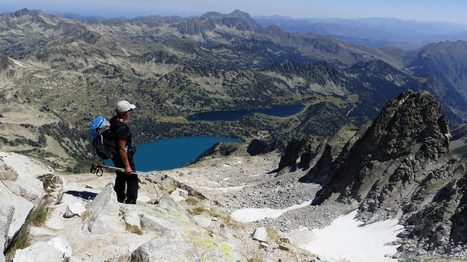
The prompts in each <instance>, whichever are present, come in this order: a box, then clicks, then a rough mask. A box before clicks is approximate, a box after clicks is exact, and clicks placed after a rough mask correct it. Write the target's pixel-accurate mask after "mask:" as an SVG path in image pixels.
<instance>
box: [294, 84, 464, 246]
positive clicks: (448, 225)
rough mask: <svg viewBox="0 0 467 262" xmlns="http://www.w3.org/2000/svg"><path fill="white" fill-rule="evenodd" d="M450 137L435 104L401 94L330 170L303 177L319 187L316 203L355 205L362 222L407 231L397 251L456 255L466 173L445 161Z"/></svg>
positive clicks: (429, 99)
mask: <svg viewBox="0 0 467 262" xmlns="http://www.w3.org/2000/svg"><path fill="white" fill-rule="evenodd" d="M449 137H450V134H449V129H448V123H447V120H446V117H445V116H444V115H443V114H442V113H441V105H440V104H439V103H438V102H437V101H436V99H435V98H434V97H433V96H432V95H430V94H429V93H414V92H411V91H407V92H404V93H402V94H400V95H399V96H398V97H396V98H395V99H393V100H392V101H390V102H389V103H388V104H387V106H386V107H385V108H384V109H383V110H382V112H381V113H380V115H379V116H378V117H377V118H376V119H375V121H374V122H373V124H372V125H371V126H370V127H369V129H368V130H367V131H366V132H365V134H363V136H361V138H360V139H358V140H357V141H356V142H355V143H354V144H353V145H352V146H349V147H348V149H346V147H344V150H342V152H341V153H340V155H339V156H338V157H337V158H336V159H335V160H334V161H332V163H331V164H330V165H328V166H326V167H321V168H320V167H318V166H316V168H315V169H314V170H312V171H311V172H309V173H308V175H307V176H305V177H304V178H302V179H303V180H307V181H318V182H321V183H322V184H323V188H322V189H321V190H320V191H319V192H318V193H317V194H316V196H315V199H314V200H313V204H314V205H319V204H321V203H323V202H324V201H326V200H328V199H336V200H337V201H341V202H347V203H354V204H355V203H357V204H358V210H359V212H358V216H357V217H358V219H360V220H363V221H365V222H367V223H371V222H374V221H377V220H382V219H387V218H392V217H399V218H400V219H401V222H402V223H403V224H404V225H405V227H406V230H405V231H404V232H403V233H401V236H402V237H403V239H405V240H406V241H405V242H404V243H405V244H403V245H402V246H401V250H405V251H409V252H408V253H411V252H412V253H417V255H420V254H423V253H424V252H425V251H436V252H437V253H439V254H446V253H456V254H459V252H457V251H459V250H458V249H456V247H459V245H465V243H466V233H467V231H466V216H465V215H466V214H465V212H466V210H465V201H466V196H465V189H466V186H465V183H466V182H465V181H466V170H465V163H462V162H460V161H459V160H455V159H453V158H452V157H451V154H450V150H449ZM318 169H319V170H318ZM414 245H415V246H417V247H416V248H415V247H414ZM456 250H457V251H456Z"/></svg>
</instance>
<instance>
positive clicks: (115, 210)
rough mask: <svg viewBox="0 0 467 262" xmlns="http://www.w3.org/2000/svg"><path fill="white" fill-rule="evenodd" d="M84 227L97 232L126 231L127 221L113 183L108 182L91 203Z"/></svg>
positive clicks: (91, 231) (86, 229)
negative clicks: (123, 215)
mask: <svg viewBox="0 0 467 262" xmlns="http://www.w3.org/2000/svg"><path fill="white" fill-rule="evenodd" d="M87 211H88V214H87V217H86V219H85V221H84V224H83V227H82V229H83V230H85V231H88V232H90V233H95V234H112V233H119V232H125V222H124V220H123V219H122V214H121V212H120V204H119V203H118V202H117V196H116V194H115V191H114V189H113V185H112V184H108V185H107V186H105V187H104V189H103V190H102V191H101V192H100V193H99V194H98V195H97V196H96V198H95V199H94V200H93V201H92V202H91V203H89V205H88V207H87Z"/></svg>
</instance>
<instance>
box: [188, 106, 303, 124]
mask: <svg viewBox="0 0 467 262" xmlns="http://www.w3.org/2000/svg"><path fill="white" fill-rule="evenodd" d="M304 107H305V106H304V105H303V104H301V103H297V104H289V105H273V106H271V107H270V108H265V109H252V110H238V111H212V112H205V113H199V114H194V115H190V116H188V120H189V121H237V120H239V119H240V118H242V117H244V116H247V115H251V114H254V113H259V114H264V115H269V116H276V117H287V116H292V115H295V114H297V113H299V112H300V111H302V110H303V108H304Z"/></svg>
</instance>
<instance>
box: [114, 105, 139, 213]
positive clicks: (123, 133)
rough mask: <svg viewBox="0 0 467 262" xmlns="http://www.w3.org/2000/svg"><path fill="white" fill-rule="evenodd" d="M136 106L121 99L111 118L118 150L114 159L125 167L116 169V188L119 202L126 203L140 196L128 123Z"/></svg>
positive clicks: (118, 165) (115, 162)
mask: <svg viewBox="0 0 467 262" xmlns="http://www.w3.org/2000/svg"><path fill="white" fill-rule="evenodd" d="M135 108H136V106H135V105H133V104H131V103H130V102H128V101H120V102H118V103H117V108H116V110H115V111H116V115H115V116H114V117H112V119H110V132H111V133H112V135H113V137H114V140H115V146H116V152H117V153H116V154H115V155H114V157H113V158H112V161H113V162H114V165H115V166H116V167H120V168H124V169H125V172H120V171H115V173H117V177H116V178H115V187H114V189H115V192H116V193H117V200H118V202H121V203H123V202H125V203H126V204H136V199H137V198H138V176H137V175H136V174H134V173H133V172H134V171H135V170H136V169H135V163H134V162H133V155H134V154H135V151H136V150H135V147H134V146H133V144H132V140H131V133H130V128H129V127H128V125H127V124H126V123H127V122H128V120H129V118H130V112H131V111H132V110H133V109H135ZM125 187H126V192H125Z"/></svg>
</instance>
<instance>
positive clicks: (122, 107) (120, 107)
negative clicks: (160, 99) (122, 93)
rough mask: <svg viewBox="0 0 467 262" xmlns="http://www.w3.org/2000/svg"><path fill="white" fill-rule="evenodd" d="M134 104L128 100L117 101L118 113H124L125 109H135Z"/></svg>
mask: <svg viewBox="0 0 467 262" xmlns="http://www.w3.org/2000/svg"><path fill="white" fill-rule="evenodd" d="M135 108H136V106H135V105H133V104H131V103H130V102H128V101H126V100H123V101H120V102H118V103H117V112H118V113H125V112H127V111H130V110H133V109H135Z"/></svg>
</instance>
